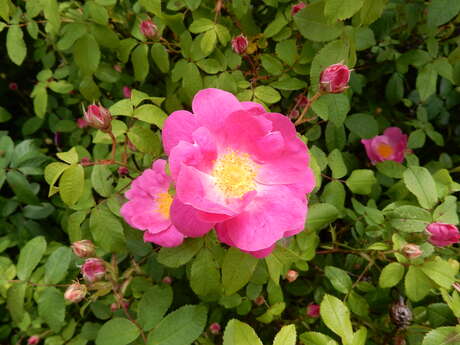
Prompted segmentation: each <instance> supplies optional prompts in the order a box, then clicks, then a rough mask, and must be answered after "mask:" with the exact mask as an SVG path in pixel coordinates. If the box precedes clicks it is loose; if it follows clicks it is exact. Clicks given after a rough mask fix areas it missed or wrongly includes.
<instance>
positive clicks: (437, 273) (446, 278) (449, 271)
mask: <svg viewBox="0 0 460 345" xmlns="http://www.w3.org/2000/svg"><path fill="white" fill-rule="evenodd" d="M421 269H422V271H423V273H425V274H426V275H427V276H428V277H430V279H431V280H433V281H434V282H435V283H436V284H438V285H439V286H441V287H443V288H445V289H450V288H451V287H452V284H453V283H454V282H455V275H456V274H457V271H458V269H455V268H454V267H452V266H451V265H450V264H449V263H448V262H447V261H445V260H443V259H441V258H440V257H439V256H437V257H435V258H434V260H431V261H426V262H424V263H423V265H422V266H421Z"/></svg>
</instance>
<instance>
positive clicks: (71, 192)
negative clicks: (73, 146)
mask: <svg viewBox="0 0 460 345" xmlns="http://www.w3.org/2000/svg"><path fill="white" fill-rule="evenodd" d="M84 185H85V171H84V169H83V167H82V166H81V165H75V164H73V165H71V166H70V167H69V168H67V169H66V170H65V171H64V172H63V173H62V176H61V179H60V180H59V195H60V196H61V199H62V201H64V202H65V203H66V204H67V205H69V206H73V205H75V204H76V203H77V201H78V200H80V198H81V197H82V195H83V188H84Z"/></svg>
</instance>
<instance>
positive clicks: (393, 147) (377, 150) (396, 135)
mask: <svg viewBox="0 0 460 345" xmlns="http://www.w3.org/2000/svg"><path fill="white" fill-rule="evenodd" d="M361 143H362V144H363V145H364V147H365V148H366V153H367V156H368V157H369V159H370V160H371V162H372V164H377V163H379V162H383V161H395V162H398V163H402V162H403V161H404V156H405V154H406V151H407V135H405V134H403V133H402V132H401V130H400V129H399V128H398V127H389V128H387V129H386V130H385V132H383V135H378V136H376V137H373V138H372V139H362V140H361Z"/></svg>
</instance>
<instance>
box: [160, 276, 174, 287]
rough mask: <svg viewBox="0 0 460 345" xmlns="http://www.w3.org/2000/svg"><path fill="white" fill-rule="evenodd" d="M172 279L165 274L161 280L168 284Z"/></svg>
mask: <svg viewBox="0 0 460 345" xmlns="http://www.w3.org/2000/svg"><path fill="white" fill-rule="evenodd" d="M172 281H173V279H172V278H171V277H170V276H166V277H164V278H163V280H162V282H163V283H165V284H168V285H171V284H172Z"/></svg>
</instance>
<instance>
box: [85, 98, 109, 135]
mask: <svg viewBox="0 0 460 345" xmlns="http://www.w3.org/2000/svg"><path fill="white" fill-rule="evenodd" d="M83 119H84V120H85V121H86V123H87V124H88V126H91V127H93V128H96V129H100V130H101V131H103V132H108V131H110V129H111V128H112V115H110V111H109V110H108V109H106V108H104V107H103V106H102V105H96V104H91V105H90V106H89V107H88V109H87V110H86V111H85V112H84V115H83Z"/></svg>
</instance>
